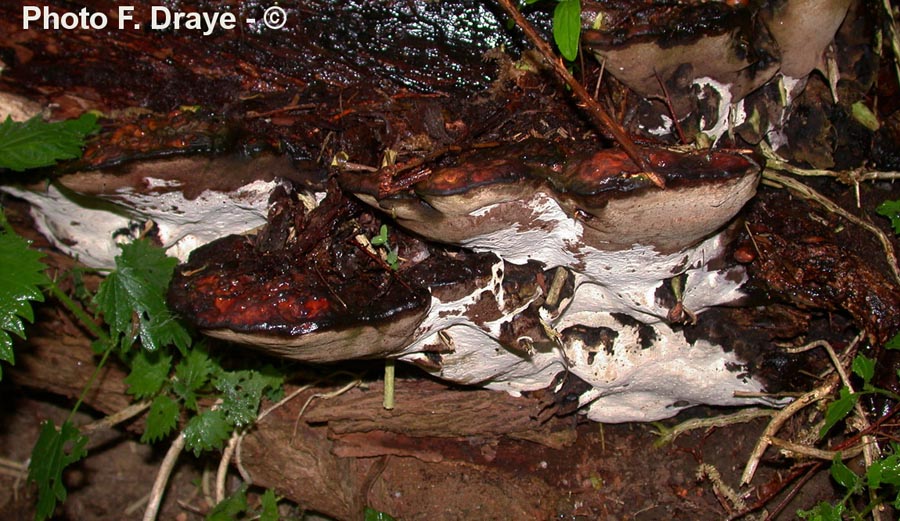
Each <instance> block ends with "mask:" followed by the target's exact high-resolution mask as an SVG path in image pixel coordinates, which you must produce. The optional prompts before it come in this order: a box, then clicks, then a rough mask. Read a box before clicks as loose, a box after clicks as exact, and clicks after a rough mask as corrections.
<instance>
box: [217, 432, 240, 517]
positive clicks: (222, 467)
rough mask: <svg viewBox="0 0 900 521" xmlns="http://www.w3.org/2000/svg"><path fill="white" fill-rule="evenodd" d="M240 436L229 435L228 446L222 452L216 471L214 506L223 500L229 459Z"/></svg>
mask: <svg viewBox="0 0 900 521" xmlns="http://www.w3.org/2000/svg"><path fill="white" fill-rule="evenodd" d="M239 439H240V435H239V434H238V433H237V431H234V432H232V433H231V438H229V440H228V445H226V446H225V450H223V451H222V458H221V459H220V460H219V468H218V469H217V470H216V504H217V505H218V504H219V503H221V502H222V501H224V500H225V479H226V478H227V477H228V467H229V465H231V458H232V456H233V455H234V451H235V449H236V448H237V444H238V440H239Z"/></svg>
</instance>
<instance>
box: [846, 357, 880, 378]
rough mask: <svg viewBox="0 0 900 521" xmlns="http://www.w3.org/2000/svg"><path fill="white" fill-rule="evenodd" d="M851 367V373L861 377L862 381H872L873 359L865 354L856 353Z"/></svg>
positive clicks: (873, 371) (873, 374)
mask: <svg viewBox="0 0 900 521" xmlns="http://www.w3.org/2000/svg"><path fill="white" fill-rule="evenodd" d="M851 369H853V373H854V374H855V375H856V376H858V377H860V378H862V380H863V383H865V384H866V385H869V382H871V381H872V377H873V376H875V359H874V358H869V357H867V356H866V355H856V358H854V359H853V365H852V366H851Z"/></svg>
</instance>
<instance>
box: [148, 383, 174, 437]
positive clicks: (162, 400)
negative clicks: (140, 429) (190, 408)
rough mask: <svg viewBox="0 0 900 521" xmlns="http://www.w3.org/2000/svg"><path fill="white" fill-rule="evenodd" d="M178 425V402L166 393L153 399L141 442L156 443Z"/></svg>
mask: <svg viewBox="0 0 900 521" xmlns="http://www.w3.org/2000/svg"><path fill="white" fill-rule="evenodd" d="M177 425H178V402H177V401H175V400H174V399H172V398H171V397H169V396H166V395H165V394H161V395H159V396H157V397H156V398H154V399H153V403H151V404H150V412H148V413H147V426H146V427H144V434H142V435H141V443H155V442H157V441H159V440H161V439H163V438H165V437H166V436H168V435H169V433H170V432H172V431H173V430H174V429H175V427H176V426H177Z"/></svg>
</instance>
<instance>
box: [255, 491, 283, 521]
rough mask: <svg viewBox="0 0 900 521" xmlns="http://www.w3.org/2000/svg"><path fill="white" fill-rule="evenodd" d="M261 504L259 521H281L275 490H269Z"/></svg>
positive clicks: (263, 496)
mask: <svg viewBox="0 0 900 521" xmlns="http://www.w3.org/2000/svg"><path fill="white" fill-rule="evenodd" d="M259 502H260V506H261V508H260V512H259V521H278V520H279V519H281V516H280V515H279V514H278V498H277V497H276V496H275V491H274V490H272V489H271V488H267V489H266V491H265V492H264V493H263V495H262V497H261V498H260V499H259Z"/></svg>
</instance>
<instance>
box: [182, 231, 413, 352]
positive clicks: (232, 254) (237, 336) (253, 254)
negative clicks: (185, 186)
mask: <svg viewBox="0 0 900 521" xmlns="http://www.w3.org/2000/svg"><path fill="white" fill-rule="evenodd" d="M350 240H352V239H350ZM350 240H348V236H346V235H344V234H342V233H336V234H335V235H334V236H332V237H331V238H330V239H326V240H323V241H321V242H319V244H318V245H317V246H316V247H314V248H313V249H312V250H311V251H307V252H305V253H303V254H301V255H299V256H296V255H295V253H296V252H292V251H291V250H290V249H289V248H288V249H283V250H277V251H262V252H261V251H259V249H258V248H257V247H256V244H255V243H256V241H255V239H254V237H253V236H240V235H232V236H228V237H224V238H222V239H219V240H218V241H215V242H213V243H210V244H208V245H206V246H203V247H201V248H199V249H197V250H195V251H194V252H193V253H192V254H191V257H190V259H189V260H188V262H187V263H186V264H183V265H181V266H179V267H178V269H176V271H175V275H174V277H173V280H172V283H171V285H170V287H169V293H168V301H169V304H170V306H172V307H173V308H174V309H175V311H176V312H177V313H179V314H180V315H181V316H183V317H184V318H186V319H187V320H189V321H190V322H192V323H193V324H194V325H196V326H197V327H198V328H199V329H201V330H202V331H203V332H204V333H205V334H207V335H209V336H212V337H216V338H221V339H225V340H229V341H233V342H238V343H243V344H248V345H251V346H254V347H257V348H259V349H261V350H263V351H265V352H266V353H269V354H272V355H276V356H282V357H286V358H292V359H296V360H304V361H311V362H330V361H338V360H349V359H356V358H376V357H385V356H390V355H391V354H394V353H396V352H398V351H399V350H400V349H401V348H403V347H405V346H406V345H408V344H409V343H411V342H412V338H411V336H412V335H413V333H414V332H415V330H416V327H417V326H418V324H419V323H420V322H421V321H422V319H423V317H424V316H425V314H426V313H427V311H428V308H429V305H430V294H429V292H428V290H427V289H426V288H424V287H416V286H411V285H408V284H404V283H403V282H402V281H401V280H400V278H399V276H398V275H397V274H396V273H393V272H391V270H389V269H386V268H385V267H384V266H382V265H380V264H379V263H377V262H375V261H373V260H372V258H370V257H369V256H368V255H367V254H365V253H364V252H363V250H362V249H361V248H359V247H358V246H357V245H355V244H351V242H350Z"/></svg>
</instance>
